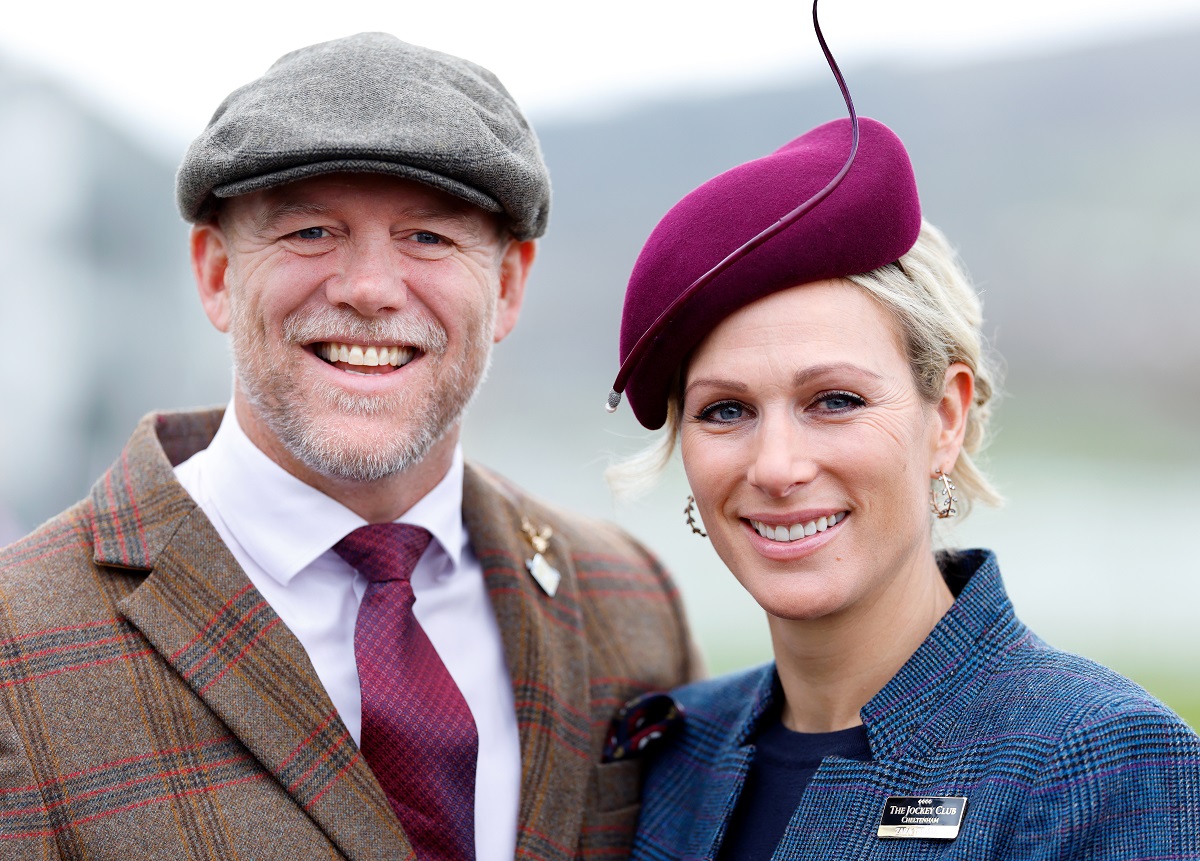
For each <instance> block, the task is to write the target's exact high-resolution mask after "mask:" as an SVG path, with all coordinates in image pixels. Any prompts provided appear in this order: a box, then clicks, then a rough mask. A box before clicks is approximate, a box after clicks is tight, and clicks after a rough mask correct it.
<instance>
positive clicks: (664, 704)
mask: <svg viewBox="0 0 1200 861" xmlns="http://www.w3.org/2000/svg"><path fill="white" fill-rule="evenodd" d="M683 721H684V714H683V706H681V705H679V703H677V702H675V700H674V699H672V698H671V697H670V696H669V695H668V694H663V693H650V694H643V695H642V696H640V697H636V698H634V699H632V700H630V701H629V702H627V703H625V705H623V706H621V708H620V709H619V710H618V711H617V714H616V716H615V717H613V720H612V724H611V725H610V726H609V730H608V742H607V743H606V744H605V745H604V762H620V761H621V760H626V759H634V758H636V757H639V756H641V755H642V754H643V753H645V752H646V751H647V750H648V749H651V748H653V747H654V746H656V745H658V744H660V743H661V742H662V740H663V739H665V738H667V737H669V736H670V735H671V734H672V733H675V732H677V731H678V730H679V728H680V727H682V726H683Z"/></svg>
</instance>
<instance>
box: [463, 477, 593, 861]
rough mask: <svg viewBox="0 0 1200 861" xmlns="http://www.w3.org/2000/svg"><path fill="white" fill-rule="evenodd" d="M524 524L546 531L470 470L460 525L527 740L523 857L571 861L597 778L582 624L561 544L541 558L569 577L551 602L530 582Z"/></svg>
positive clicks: (498, 483)
mask: <svg viewBox="0 0 1200 861" xmlns="http://www.w3.org/2000/svg"><path fill="white" fill-rule="evenodd" d="M526 517H528V519H529V521H530V523H531V525H532V526H533V527H534V528H535V529H540V527H541V526H543V525H544V524H543V523H540V522H539V521H538V519H537V515H536V513H535V512H534V511H532V510H529V509H525V508H524V507H523V505H522V503H520V502H519V501H518V497H517V495H516V493H515V492H514V491H512V490H511V489H509V488H508V487H506V486H505V485H504V484H503V483H502V480H501V479H498V478H496V477H493V476H491V475H489V474H486V473H483V472H482V471H480V470H478V469H476V468H473V467H470V466H468V467H467V470H466V474H465V477H464V482H463V518H464V521H465V523H466V527H467V531H468V534H469V535H470V538H471V545H472V547H473V549H474V551H475V555H476V556H477V557H478V559H479V561H480V563H481V565H482V566H483V571H484V577H485V579H486V582H487V586H488V592H489V594H490V595H491V600H492V607H493V609H494V610H495V613H496V618H497V620H498V622H499V625H500V632H501V637H502V639H503V642H504V652H505V656H506V658H507V661H508V671H509V675H510V676H511V678H512V686H513V701H514V705H515V708H516V713H517V725H518V727H519V731H520V737H521V802H520V815H519V821H518V830H517V853H516V854H517V857H519V858H525V857H530V858H547V859H549V858H574V857H575V854H576V849H577V846H578V844H579V835H580V829H581V826H582V819H583V809H584V805H585V791H586V789H587V784H588V779H589V777H590V775H591V772H592V769H593V768H594V762H593V759H594V754H593V747H594V744H593V727H592V722H591V718H590V712H591V705H590V691H589V687H588V663H587V662H588V654H587V650H586V648H585V637H584V622H583V614H582V611H581V608H580V601H579V586H578V582H577V580H576V576H575V570H574V567H573V566H572V564H571V553H570V548H568V547H567V546H566V542H565V541H564V540H563V538H562V536H559V535H555V536H553V537H551V539H550V547H549V549H548V550H547V551H546V552H545V553H543V556H545V557H546V559H547V561H548V562H549V563H550V564H551V565H553V566H554V567H555V568H557V569H558V571H559V573H560V574H562V581H561V583H560V584H559V586H558V589H557V590H556V592H555V594H554V596H553V597H550V596H549V595H547V594H546V592H545V591H543V589H542V588H541V587H540V586H538V584H537V583H536V581H535V580H534V579H533V577H532V576H531V575H530V574H529V572H528V570H527V568H526V562H527V560H529V559H530V558H531V557H532V556H533V554H534V549H533V546H532V545H531V543H530V542H529V540H528V539H527V538H526V536H525V534H524V533H523V532H522V529H521V525H522V520H523V519H524V518H526ZM602 730H603V728H601V729H600V731H602Z"/></svg>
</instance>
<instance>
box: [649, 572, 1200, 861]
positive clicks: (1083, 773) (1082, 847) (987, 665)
mask: <svg viewBox="0 0 1200 861" xmlns="http://www.w3.org/2000/svg"><path fill="white" fill-rule="evenodd" d="M953 564H954V566H955V567H956V568H957V569H958V570H957V572H956V573H958V574H960V575H961V576H965V577H969V578H970V579H969V580H968V581H967V583H966V585H965V586H964V587H963V588H962V591H961V592H960V593H959V595H958V598H957V600H956V601H955V603H954V606H953V607H952V608H951V609H950V611H949V612H948V613H947V614H946V616H945V617H944V618H943V619H942V620H941V621H940V622H939V623H938V624H937V627H936V628H934V630H933V632H932V633H931V634H930V636H929V638H928V639H927V640H926V641H925V642H924V643H923V644H922V645H921V647H920V648H919V649H918V650H917V652H916V653H915V654H914V655H913V656H912V657H911V658H910V659H909V660H908V662H907V663H906V664H905V665H904V666H903V667H902V668H901V669H900V672H899V673H897V674H896V676H895V677H894V678H892V680H891V681H890V682H888V684H887V685H886V686H885V687H884V689H883V690H882V691H880V692H879V693H878V694H876V695H875V696H874V697H873V698H872V699H871V701H870V702H868V703H867V704H866V705H865V706H864V707H863V709H862V712H861V715H862V721H863V724H864V725H865V726H866V728H867V736H868V739H869V741H870V745H871V755H872V760H871V761H870V762H856V761H852V760H844V759H837V758H829V759H826V760H825V761H824V762H823V763H822V765H821V767H820V769H819V770H818V771H817V773H816V776H815V777H814V778H813V780H812V783H810V784H809V786H808V788H807V789H806V790H805V793H804V796H803V799H802V803H801V805H800V807H799V809H797V810H796V812H795V814H794V815H793V816H792V820H791V822H790V823H789V825H788V828H787V831H786V833H785V836H784V840H783V842H782V843H781V844H780V847H779V849H778V851H777V852H776V853H775V856H774V857H775V859H776V861H784V859H826V858H827V859H839V861H861V859H893V858H895V859H917V858H947V859H950V858H953V859H1080V860H1081V861H1082V859H1096V860H1097V861H1099V859H1147V861H1149V859H1157V861H1167V859H1172V861H1174V859H1184V858H1200V739H1198V738H1197V737H1196V735H1195V733H1193V732H1192V731H1191V730H1190V729H1188V728H1187V726H1186V725H1185V724H1184V723H1183V722H1182V721H1181V720H1180V719H1179V718H1178V717H1177V716H1176V715H1175V714H1173V713H1172V712H1171V711H1170V710H1168V709H1167V708H1166V707H1165V706H1163V705H1162V704H1161V703H1159V702H1158V701H1157V700H1155V699H1154V698H1152V697H1151V696H1150V695H1149V694H1147V693H1146V692H1145V691H1143V690H1142V689H1141V688H1139V687H1137V686H1136V685H1134V684H1133V683H1132V682H1130V681H1128V680H1126V679H1124V678H1122V677H1121V676H1118V675H1116V674H1115V673H1113V672H1111V671H1110V670H1107V669H1105V668H1104V667H1101V666H1099V665H1097V664H1094V663H1092V662H1091V661H1087V660H1084V659H1083V658H1079V657H1076V656H1074V655H1069V654H1066V653H1064V652H1060V651H1057V650H1055V649H1053V648H1051V647H1050V646H1047V645H1046V644H1045V643H1043V642H1042V641H1041V640H1040V639H1038V638H1037V636H1035V635H1034V634H1033V633H1032V632H1031V631H1029V629H1027V628H1026V627H1025V626H1024V625H1023V624H1022V623H1021V622H1020V621H1019V620H1018V619H1017V618H1016V616H1015V615H1014V614H1013V609H1012V605H1011V604H1010V603H1009V600H1008V596H1007V595H1006V594H1005V592H1004V585H1003V583H1002V582H1001V580H1000V571H999V569H998V568H997V566H996V560H995V557H994V556H993V555H992V554H991V553H990V552H988V551H981V550H973V551H966V552H963V553H960V554H956V556H955V561H954V563H953ZM972 572H973V573H972ZM675 696H676V699H677V700H678V701H679V702H680V703H681V704H682V705H683V706H684V708H685V709H686V715H687V717H686V720H685V722H684V726H683V730H682V731H681V732H680V733H679V734H678V735H677V736H675V737H674V739H673V740H672V742H671V743H670V744H668V745H667V746H666V749H664V750H662V751H661V752H656V753H655V754H654V760H653V761H652V763H651V768H650V771H649V774H648V776H647V780H646V784H645V790H644V802H643V807H642V812H641V819H640V822H639V825H638V835H637V839H636V843H635V846H634V851H633V857H634V858H635V859H639V861H650V859H654V861H659V859H711V858H713V857H714V855H715V853H716V851H717V849H718V847H719V846H720V841H721V839H722V837H723V836H724V832H725V826H726V824H727V823H728V821H729V816H730V813H731V812H732V810H733V807H734V804H735V803H736V802H737V797H738V792H739V790H740V789H741V786H742V781H743V779H744V778H745V775H746V770H747V767H748V765H749V763H750V761H751V759H752V758H753V756H754V746H753V743H752V741H748V740H752V739H753V738H754V736H755V730H756V725H757V723H758V722H759V720H760V719H762V718H763V716H764V715H769V714H771V713H772V710H771V705H772V700H773V699H774V698H775V697H776V696H777V694H776V683H775V673H774V667H773V666H772V665H767V666H764V667H759V668H757V669H753V670H749V671H746V672H742V673H738V674H735V675H730V676H726V677H724V678H720V679H715V680H712V681H707V682H700V683H698V684H693V685H689V686H688V687H684V688H681V689H679V690H678V691H676V692H675ZM891 795H907V796H922V795H938V796H964V795H965V796H966V797H967V808H966V814H965V817H964V819H963V822H962V830H961V832H960V833H959V835H958V837H957V839H955V840H950V841H946V840H928V839H886V838H884V839H881V838H878V837H876V828H877V826H878V824H879V818H880V814H881V813H882V811H883V805H884V801H885V800H886V799H887V797H888V796H891Z"/></svg>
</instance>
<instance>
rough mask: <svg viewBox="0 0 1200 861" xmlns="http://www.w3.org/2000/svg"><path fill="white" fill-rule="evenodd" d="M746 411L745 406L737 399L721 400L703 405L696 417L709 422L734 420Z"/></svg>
mask: <svg viewBox="0 0 1200 861" xmlns="http://www.w3.org/2000/svg"><path fill="white" fill-rule="evenodd" d="M745 412H746V408H745V407H743V406H742V405H741V404H739V403H738V402H737V401H722V402H721V403H717V404H713V405H712V406H709V407H705V408H704V409H702V410H701V411H700V415H698V416H696V418H698V419H700V420H701V421H710V422H735V421H737V420H738V419H740V418H741V417H742V416H743V415H744V414H745Z"/></svg>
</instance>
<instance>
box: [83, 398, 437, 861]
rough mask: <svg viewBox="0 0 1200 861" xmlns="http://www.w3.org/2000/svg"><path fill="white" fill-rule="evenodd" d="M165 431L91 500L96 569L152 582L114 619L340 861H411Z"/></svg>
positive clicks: (294, 643)
mask: <svg viewBox="0 0 1200 861" xmlns="http://www.w3.org/2000/svg"><path fill="white" fill-rule="evenodd" d="M163 421H164V420H163V419H160V420H159V422H160V424H162V426H161V427H159V428H157V431H158V432H157V433H156V432H155V431H156V428H155V425H154V420H153V419H150V420H148V421H144V422H143V423H142V425H140V426H139V429H138V432H137V433H135V435H134V438H133V439H132V440H131V442H130V445H129V446H128V447H127V449H126V451H125V452H124V454H123V455H122V457H121V460H120V461H118V463H117V465H116V466H114V467H113V469H112V470H111V471H110V473H109V475H107V476H106V477H105V478H104V479H102V480H101V482H100V483H98V484H97V486H96V490H95V491H94V493H93V506H94V508H95V512H96V521H95V522H96V524H97V527H96V529H95V550H96V559H97V562H99V563H100V564H102V565H115V566H119V567H124V568H146V569H149V572H150V573H149V575H148V576H147V577H146V579H145V580H144V581H143V582H142V584H141V585H140V586H138V587H137V588H136V589H135V590H134V591H133V592H131V593H130V594H129V595H128V596H126V597H125V598H124V599H123V600H122V601H121V602H120V603H119V607H120V609H121V611H122V612H123V613H124V614H125V615H126V616H127V618H128V619H129V620H130V621H131V622H132V623H133V624H134V625H136V626H137V628H138V629H139V630H140V631H141V632H142V633H143V634H144V635H145V637H146V639H147V640H149V642H150V643H151V645H152V646H153V647H154V648H155V650H156V651H157V652H158V653H159V655H160V656H161V657H162V658H163V659H164V660H165V661H166V662H167V663H168V664H170V665H171V667H173V668H174V669H175V671H176V672H177V673H178V674H179V677H180V678H181V679H182V680H183V681H184V682H185V683H186V684H187V685H188V687H190V688H191V690H192V691H193V692H194V693H195V694H196V696H198V697H199V698H200V699H201V700H203V701H204V703H205V704H206V705H207V706H208V708H209V709H210V710H211V711H212V712H213V713H214V714H215V715H216V716H217V717H218V718H220V720H221V721H222V722H223V723H224V724H225V725H226V726H227V727H228V728H229V730H230V731H231V732H232V733H233V734H234V735H236V736H237V737H238V739H239V740H240V741H241V742H242V744H244V745H245V746H246V748H247V749H248V750H249V751H250V752H251V753H252V754H253V755H254V756H255V757H256V758H257V759H258V761H259V762H260V763H261V764H262V766H263V767H264V768H265V769H266V770H267V771H269V772H270V773H271V774H273V775H274V776H275V778H276V779H277V780H278V782H279V784H280V785H281V786H282V787H283V788H284V790H285V791H286V792H287V793H288V794H289V795H290V796H291V797H292V798H293V799H294V800H295V802H296V804H297V805H299V806H300V807H301V808H302V809H303V810H304V811H305V812H306V813H307V814H308V816H310V817H311V818H312V819H313V820H314V821H315V822H316V823H317V825H318V826H319V827H320V828H321V829H322V830H323V831H324V832H325V833H326V834H327V835H328V836H329V837H330V839H331V840H332V841H333V842H334V843H335V844H336V845H337V847H338V848H339V849H340V850H341V852H342V853H343V854H345V856H346V857H347V858H350V859H355V861H366V859H385V858H386V859H404V858H412V857H414V856H413V852H412V849H411V847H410V846H409V844H408V841H407V839H406V838H405V837H404V834H403V831H402V829H401V827H400V823H399V822H398V821H397V819H396V817H395V815H394V814H393V813H392V810H391V808H390V806H389V805H388V802H387V799H386V797H385V795H384V794H383V791H382V789H381V788H380V786H379V784H378V782H377V781H376V780H375V777H374V775H373V774H372V773H371V771H370V769H369V768H368V767H367V765H366V763H365V762H364V761H363V759H362V757H361V755H360V754H359V752H358V748H357V747H356V745H355V744H354V742H353V740H352V739H351V738H350V736H349V734H348V733H347V731H346V729H345V727H344V726H343V725H342V722H341V719H340V718H339V717H338V716H337V713H336V711H335V709H334V707H333V704H332V703H331V702H330V701H329V698H328V696H327V695H326V693H325V690H324V688H323V687H322V685H321V683H320V680H319V679H318V678H317V675H316V673H315V672H314V670H313V669H312V665H311V664H310V663H309V661H308V657H307V655H306V654H305V652H304V649H303V647H302V646H301V645H300V643H299V641H298V640H297V639H296V638H295V637H294V636H293V635H292V633H291V631H289V630H288V629H287V627H286V626H285V625H284V624H283V623H282V622H281V620H280V619H279V617H278V616H277V615H276V614H275V611H274V610H273V609H272V608H271V607H270V606H269V605H268V604H267V603H266V601H265V600H264V599H263V598H262V596H261V595H260V594H259V592H258V590H256V589H255V588H254V587H253V585H252V584H251V583H250V581H249V580H248V579H247V577H246V575H245V574H244V573H243V571H242V570H241V568H240V567H239V566H238V564H237V562H236V561H235V560H234V558H233V556H232V555H231V554H230V553H229V551H228V549H227V548H226V547H225V545H224V543H223V542H222V541H221V539H220V537H219V536H218V535H217V533H216V531H215V530H214V529H213V527H212V524H211V523H210V522H209V521H208V519H207V518H206V517H205V516H204V514H203V513H202V512H201V511H200V510H199V509H198V508H197V507H196V505H195V503H194V502H193V501H192V500H191V498H190V497H189V496H188V495H187V493H186V492H185V491H184V490H183V488H182V487H180V486H179V484H178V483H177V482H176V481H175V480H174V476H173V474H172V472H171V463H170V461H169V460H168V459H167V456H166V454H164V451H163V447H164V446H165V447H166V448H168V450H169V449H170V447H171V445H172V440H171V439H170V437H171V435H172V431H173V430H175V428H174V426H172V425H171V423H170V422H171V419H170V418H167V419H166V420H165V422H166V423H165V424H163ZM158 436H163V437H164V439H163V445H162V446H160V443H159V440H158V438H157V437H158ZM185 454H186V453H185Z"/></svg>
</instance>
